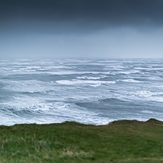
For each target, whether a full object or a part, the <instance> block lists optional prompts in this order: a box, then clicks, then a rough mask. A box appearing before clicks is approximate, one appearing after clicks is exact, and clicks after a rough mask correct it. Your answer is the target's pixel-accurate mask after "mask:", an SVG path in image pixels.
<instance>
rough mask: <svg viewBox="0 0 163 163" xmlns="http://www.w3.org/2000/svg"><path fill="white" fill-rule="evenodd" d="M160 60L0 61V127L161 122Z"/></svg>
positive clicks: (162, 68) (162, 79) (162, 86)
mask: <svg viewBox="0 0 163 163" xmlns="http://www.w3.org/2000/svg"><path fill="white" fill-rule="evenodd" d="M162 74H163V60H158V59H126V60H124V59H98V60H97V59H86V60H84V59H82V60H81V59H53V60H52V59H51V60H48V59H47V60H15V61H12V62H11V61H10V60H1V61H0V118H1V121H0V125H2V124H3V125H13V124H18V123H60V122H64V121H76V122H81V123H86V124H96V125H102V124H107V123H109V122H111V121H114V120H120V119H137V120H147V119H149V118H157V119H160V120H163V118H162V117H163V107H162V106H163V84H162V83H163V75H162Z"/></svg>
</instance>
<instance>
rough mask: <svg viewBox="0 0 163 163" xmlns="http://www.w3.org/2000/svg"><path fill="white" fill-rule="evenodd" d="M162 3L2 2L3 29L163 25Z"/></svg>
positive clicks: (158, 0) (140, 0)
mask: <svg viewBox="0 0 163 163" xmlns="http://www.w3.org/2000/svg"><path fill="white" fill-rule="evenodd" d="M162 9H163V1H162V0H2V1H0V21H1V27H2V26H3V25H4V26H7V25H8V26H9V25H10V24H14V23H17V22H19V23H20V24H21V23H22V22H23V23H25V22H27V23H29V22H30V23H31V24H33V25H36V26H37V25H38V26H39V25H42V24H43V23H48V24H49V26H54V25H56V24H57V23H60V24H61V25H62V23H63V24H67V25H68V26H71V25H72V26H76V27H81V28H82V27H85V26H87V27H90V28H92V27H94V28H98V27H99V28H100V27H108V26H139V25H142V26H144V25H152V26H160V25H162V24H163V10H162Z"/></svg>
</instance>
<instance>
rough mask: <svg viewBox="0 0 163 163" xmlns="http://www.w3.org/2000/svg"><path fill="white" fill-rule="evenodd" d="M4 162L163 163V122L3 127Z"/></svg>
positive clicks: (0, 137)
mask: <svg viewBox="0 0 163 163" xmlns="http://www.w3.org/2000/svg"><path fill="white" fill-rule="evenodd" d="M0 162H2V163H3V162H7V163H10V162H12V163H13V162H16V163H19V162H21V163H29V162H31V163H32V162H34V163H35V162H39V163H42V162H51V163H54V162H56V163H91V162H95V163H109V162H113V163H114V162H115V163H146V162H147V163H161V162H163V122H159V121H156V120H154V119H153V120H152V119H151V120H149V121H147V122H138V121H117V122H113V123H111V124H109V125H105V126H91V125H82V124H78V123H74V122H66V123H62V124H49V125H35V124H31V125H15V126H11V127H6V126H1V127H0Z"/></svg>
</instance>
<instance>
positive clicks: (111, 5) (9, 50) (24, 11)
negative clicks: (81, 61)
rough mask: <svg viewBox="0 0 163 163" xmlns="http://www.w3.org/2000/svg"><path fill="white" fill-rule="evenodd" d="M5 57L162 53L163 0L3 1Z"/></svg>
mask: <svg viewBox="0 0 163 163" xmlns="http://www.w3.org/2000/svg"><path fill="white" fill-rule="evenodd" d="M0 57H1V58H11V57H12V58H28V57H47V58H48V57H56V58H59V57H66V58H69V57H100V58H102V57H114V58H120V57H121V58H126V57H134V58H140V57H141V58H142V57H146V58H151V57H154V58H158V57H159V58H161V57H163V0H2V1H0Z"/></svg>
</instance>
